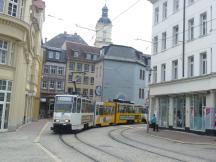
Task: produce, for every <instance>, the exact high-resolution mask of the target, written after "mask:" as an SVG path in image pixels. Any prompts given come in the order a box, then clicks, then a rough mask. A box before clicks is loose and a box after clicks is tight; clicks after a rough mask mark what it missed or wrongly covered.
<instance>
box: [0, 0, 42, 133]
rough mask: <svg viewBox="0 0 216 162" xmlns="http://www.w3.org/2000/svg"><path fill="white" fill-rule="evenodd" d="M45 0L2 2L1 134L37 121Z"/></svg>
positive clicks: (0, 28)
mask: <svg viewBox="0 0 216 162" xmlns="http://www.w3.org/2000/svg"><path fill="white" fill-rule="evenodd" d="M44 8H45V3H44V2H43V1H42V0H34V1H15V0H0V132H1V131H7V130H8V131H13V130H16V128H18V127H19V126H21V125H22V124H25V123H27V122H29V121H32V120H37V119H38V112H39V99H40V88H39V87H40V77H39V76H40V72H41V64H42V49H41V38H42V36H41V30H42V23H43V21H44Z"/></svg>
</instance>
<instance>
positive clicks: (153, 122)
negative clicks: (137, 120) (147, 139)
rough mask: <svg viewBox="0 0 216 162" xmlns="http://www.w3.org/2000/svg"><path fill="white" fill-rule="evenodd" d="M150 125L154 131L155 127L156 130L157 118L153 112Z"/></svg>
mask: <svg viewBox="0 0 216 162" xmlns="http://www.w3.org/2000/svg"><path fill="white" fill-rule="evenodd" d="M151 125H152V127H153V131H155V129H156V130H157V131H158V125H157V118H156V116H155V114H153V116H152V117H151Z"/></svg>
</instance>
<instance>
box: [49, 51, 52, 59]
mask: <svg viewBox="0 0 216 162" xmlns="http://www.w3.org/2000/svg"><path fill="white" fill-rule="evenodd" d="M48 58H50V59H52V58H53V51H49V52H48Z"/></svg>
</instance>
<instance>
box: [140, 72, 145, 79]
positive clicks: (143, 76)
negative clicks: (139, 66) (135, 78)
mask: <svg viewBox="0 0 216 162" xmlns="http://www.w3.org/2000/svg"><path fill="white" fill-rule="evenodd" d="M140 80H145V70H140Z"/></svg>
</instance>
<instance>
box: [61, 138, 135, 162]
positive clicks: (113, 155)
mask: <svg viewBox="0 0 216 162" xmlns="http://www.w3.org/2000/svg"><path fill="white" fill-rule="evenodd" d="M74 137H75V139H76V140H77V141H79V142H80V143H82V144H84V145H87V146H89V147H90V148H93V149H95V150H97V151H100V152H103V153H105V154H107V155H109V156H111V157H113V158H115V159H117V160H118V161H123V162H131V161H129V160H127V159H124V158H122V157H120V156H117V155H115V154H112V153H110V152H108V151H105V150H103V149H101V148H99V147H96V146H95V145H92V144H90V143H87V142H85V141H84V140H82V139H81V138H79V137H78V135H77V134H75V135H74ZM59 138H60V140H61V142H62V143H63V144H64V145H66V146H68V147H70V148H72V149H73V150H75V151H77V152H78V153H80V154H82V155H83V156H85V157H87V158H88V159H91V160H92V161H94V162H99V160H97V159H96V158H94V157H92V156H89V155H88V154H87V153H84V152H83V151H81V150H80V149H77V148H75V146H72V145H70V144H68V143H67V142H66V141H65V140H64V139H63V138H62V135H59Z"/></svg>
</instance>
